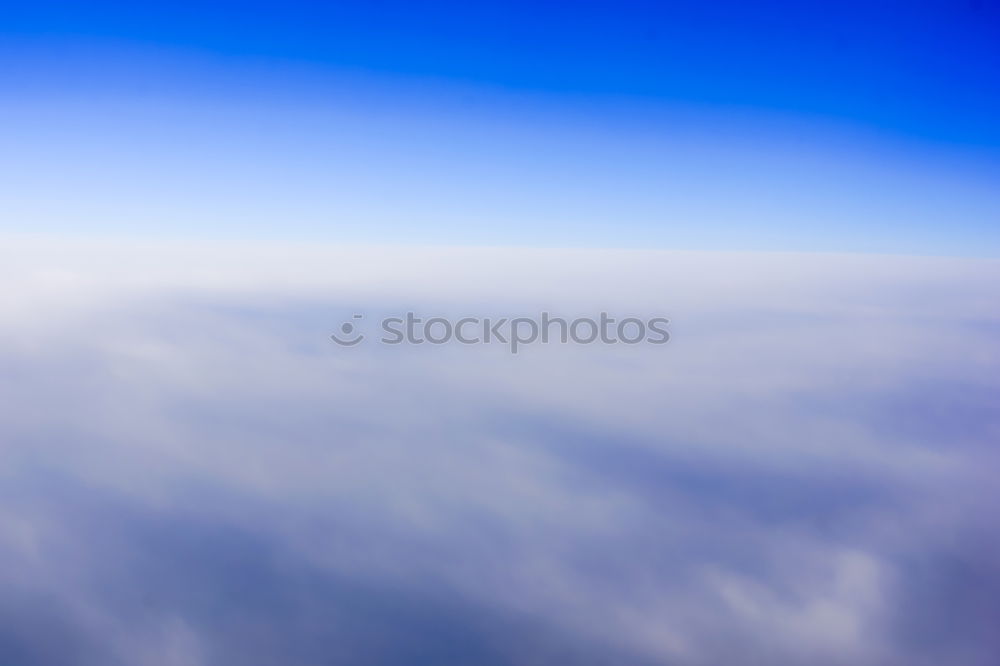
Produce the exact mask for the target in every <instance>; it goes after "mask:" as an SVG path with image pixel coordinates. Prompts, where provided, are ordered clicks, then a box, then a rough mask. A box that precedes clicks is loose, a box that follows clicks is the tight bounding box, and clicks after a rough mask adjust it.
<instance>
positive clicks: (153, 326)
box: [0, 238, 1000, 666]
mask: <svg viewBox="0 0 1000 666" xmlns="http://www.w3.org/2000/svg"><path fill="white" fill-rule="evenodd" d="M0 254H2V261H0V265H2V266H3V269H2V271H3V278H4V279H5V280H6V282H7V285H8V287H7V288H6V289H5V290H4V291H3V296H2V298H3V304H4V308H3V312H4V315H3V317H2V319H0V373H2V375H3V376H4V378H5V381H4V382H2V383H0V440H2V441H3V445H2V446H3V449H2V451H3V455H2V457H0V479H3V482H2V484H0V507H2V509H0V562H2V564H3V566H2V567H0V570H2V571H3V572H4V573H3V574H0V585H2V586H3V587H4V589H6V590H8V591H9V594H5V595H3V598H4V601H3V602H0V617H2V618H3V622H0V626H3V627H4V629H2V630H0V657H2V658H0V661H12V663H13V662H16V663H21V664H26V665H31V664H49V663H53V664H55V663H65V660H66V659H67V656H66V655H67V654H72V655H74V656H73V658H74V660H75V661H76V662H77V663H81V664H102V665H106V664H115V663H121V664H151V665H152V664H156V665H157V666H159V665H164V666H166V665H173V664H191V665H195V664H211V663H241V664H278V663H281V664H288V663H302V664H311V663H317V664H318V663H331V662H332V663H359V662H364V663H428V662H433V663H481V664H490V663H517V664H532V663H539V664H542V663H553V662H561V663H595V664H599V663H622V662H627V663H644V662H647V661H648V663H665V662H666V663H676V664H692V665H694V664H717V663H732V662H733V661H736V660H738V661H740V662H741V663H768V664H804V663H809V664H869V663H870V664H923V663H926V664H932V663H933V664H936V663H961V664H972V665H977V664H983V665H985V664H989V663H990V659H991V658H992V655H994V654H996V652H997V649H998V648H1000V645H998V643H997V641H996V639H995V638H994V637H993V632H992V630H991V629H990V627H992V625H993V624H994V623H995V621H996V620H997V619H998V618H1000V604H998V603H997V601H996V599H997V598H998V596H997V595H996V594H995V593H996V591H997V590H998V589H1000V569H998V568H997V566H996V564H995V562H998V561H1000V557H997V556H998V555H1000V530H997V528H996V527H995V526H994V525H992V523H991V520H990V515H991V514H990V510H991V507H992V506H995V503H996V501H997V499H1000V498H998V497H997V491H996V489H995V484H994V483H992V480H991V478H990V471H989V470H991V469H995V466H994V465H995V464H996V463H997V462H998V459H997V454H996V452H995V450H994V448H993V446H992V444H993V443H994V442H996V441H998V434H1000V414H998V412H997V410H996V408H995V404H994V403H995V396H996V395H998V394H1000V393H998V389H1000V386H998V382H1000V380H998V379H997V378H998V377H1000V372H998V370H1000V367H998V366H1000V354H998V350H997V346H996V341H995V340H996V331H997V330H998V325H1000V313H998V312H997V311H996V308H995V304H994V300H993V299H994V298H995V294H996V293H997V289H998V287H1000V263H998V262H991V261H978V260H944V259H919V258H906V259H904V258H895V257H879V256H837V255H829V256H826V255H814V256H810V255H779V254H775V255H752V254H750V255H737V254H733V255H727V254H703V253H702V254H699V253H662V252H624V251H622V252H617V251H583V250H580V251H556V250H551V251H549V250H530V251H529V250H513V249H511V250H506V249H469V250H459V249H447V248H410V249H406V248H374V247H372V248H349V247H339V248H338V247H331V248H324V247H313V248H309V247H294V246H282V247H274V248H268V247H258V246H246V247H242V248H232V247H225V248H224V247H221V246H220V247H212V246H185V245H180V244H178V245H173V246H171V245H162V246H161V245H156V244H153V243H147V244H136V243H110V242H108V243H98V242H95V241H89V242H86V243H84V242H69V241H55V240H51V239H50V240H45V239H30V238H20V239H9V242H7V243H5V244H4V249H3V250H2V252H0ZM407 309H412V310H415V311H420V312H424V313H427V314H444V315H451V316H455V315H461V314H466V313H468V314H480V315H483V314H486V315H489V314H492V315H495V316H510V315H519V314H525V315H529V316H530V315H533V314H536V313H537V312H538V311H539V310H540V309H548V310H549V311H552V312H554V313H561V314H565V315H567V316H573V315H575V314H582V313H586V314H594V313H596V312H599V311H600V310H602V309H603V310H608V311H610V312H613V313H617V314H618V315H619V316H626V315H631V314H636V315H638V316H649V315H661V314H662V315H665V316H669V317H671V319H672V325H671V330H672V333H673V339H672V341H671V343H670V344H668V345H665V346H662V347H652V346H637V347H632V348H622V347H620V346H619V347H609V346H599V345H591V346H559V345H549V346H540V345H536V346H530V347H528V348H526V349H525V350H524V351H523V353H521V354H518V355H517V356H512V355H510V354H508V353H506V351H505V350H504V348H502V347H491V346H471V347H464V346H455V345H444V346H442V347H434V348H428V347H426V346H424V347H395V348H390V347H386V346H381V345H379V344H377V343H375V342H374V341H369V342H370V343H371V344H368V343H366V344H365V345H362V346H360V347H358V348H353V349H345V348H340V347H337V346H336V345H333V344H332V343H331V342H330V341H329V340H328V338H327V336H328V335H329V334H330V333H331V332H333V331H334V330H335V329H336V327H337V326H338V325H339V324H340V323H341V322H342V321H344V320H345V319H346V318H348V317H350V315H351V314H352V313H355V312H365V313H369V315H370V316H371V317H376V316H377V315H379V313H390V312H391V313H396V312H402V311H405V310H407ZM53 636H57V637H61V644H62V645H65V646H67V647H65V650H66V651H65V652H60V651H59V650H58V649H57V648H55V647H53V646H52V641H51V638H52V637H53Z"/></svg>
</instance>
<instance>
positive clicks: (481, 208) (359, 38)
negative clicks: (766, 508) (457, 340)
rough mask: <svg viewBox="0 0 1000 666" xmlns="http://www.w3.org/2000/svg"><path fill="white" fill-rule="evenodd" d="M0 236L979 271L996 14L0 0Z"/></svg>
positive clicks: (996, 178)
mask: <svg viewBox="0 0 1000 666" xmlns="http://www.w3.org/2000/svg"><path fill="white" fill-rule="evenodd" d="M0 11H2V15H3V20H2V22H0V145H3V147H4V148H3V152H2V155H3V156H2V157H0V197H2V199H3V201H4V209H3V211H2V213H0V229H2V230H5V231H14V232H51V233H59V234H65V233H73V234H84V235H152V236H173V237H177V236H180V237H195V236H198V237H205V236H207V237H220V238H234V237H235V238H283V239H297V240H300V239H307V240H324V241H363V242H386V241H388V242H403V243H411V242H416V243H447V244H487V245H492V244H524V245H557V246H578V245H583V246H598V247H608V246H615V247H663V248H696V249H751V250H822V251H866V252H898V253H917V254H959V255H988V256H997V255H998V254H1000V187H998V186H997V185H998V183H1000V121H998V118H1000V3H998V2H997V1H996V0H981V1H973V2H951V3H944V2H942V3H912V2H910V3H852V2H847V3H830V4H829V5H828V6H825V7H820V6H819V5H818V4H817V3H728V2H722V3H719V2H715V3H669V4H666V3H614V4H611V3H572V4H570V3H512V2H505V3H497V4H493V3H419V4H415V3H394V2H369V3H335V4H325V3H324V4H321V3H281V4H278V3H212V4H211V5H206V4H204V3H183V2H181V3H178V2H171V3H165V2H147V3H73V4H67V3H49V2H32V3H2V4H0Z"/></svg>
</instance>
